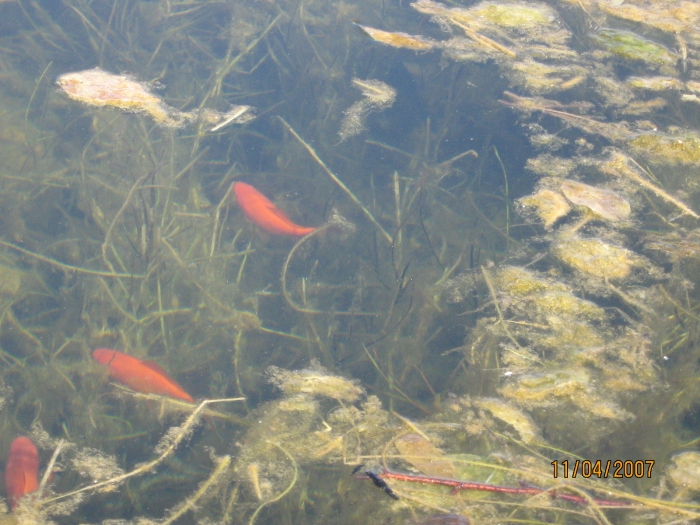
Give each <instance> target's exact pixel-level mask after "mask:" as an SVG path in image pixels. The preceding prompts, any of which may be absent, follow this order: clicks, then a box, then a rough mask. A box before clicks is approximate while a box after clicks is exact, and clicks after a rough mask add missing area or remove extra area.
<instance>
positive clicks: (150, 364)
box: [142, 361, 168, 376]
mask: <svg viewBox="0 0 700 525" xmlns="http://www.w3.org/2000/svg"><path fill="white" fill-rule="evenodd" d="M142 363H143V365H144V366H145V367H146V368H150V369H151V370H153V371H154V372H158V373H159V374H162V375H164V376H168V373H167V372H166V371H165V369H164V368H163V367H162V366H160V365H159V364H158V363H156V362H155V361H142Z"/></svg>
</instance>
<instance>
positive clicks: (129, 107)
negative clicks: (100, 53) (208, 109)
mask: <svg viewBox="0 0 700 525" xmlns="http://www.w3.org/2000/svg"><path fill="white" fill-rule="evenodd" d="M56 83H57V84H58V86H59V87H60V88H61V89H63V91H65V93H66V94H67V95H68V97H69V98H71V99H73V100H77V101H78V102H82V103H83V104H88V105H90V106H97V107H113V108H117V109H121V110H125V111H134V112H138V113H147V114H148V115H150V116H151V117H153V119H154V120H155V121H156V122H157V123H159V124H163V125H165V126H172V127H174V126H179V125H181V124H183V123H184V122H186V121H188V120H191V119H192V118H193V115H192V114H191V113H183V112H180V111H178V110H176V109H175V108H171V107H169V106H167V105H166V104H164V103H163V101H162V100H161V99H159V98H158V97H156V96H155V95H153V94H152V93H151V92H150V91H149V90H148V89H147V88H146V87H145V84H143V83H140V82H136V81H135V80H132V78H131V77H129V76H127V75H114V74H112V73H107V72H106V71H103V70H101V69H100V68H95V69H88V70H86V71H78V72H75V73H66V74H65V75H61V76H60V77H58V80H57V81H56Z"/></svg>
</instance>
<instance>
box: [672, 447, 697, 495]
mask: <svg viewBox="0 0 700 525" xmlns="http://www.w3.org/2000/svg"><path fill="white" fill-rule="evenodd" d="M668 476H669V477H670V478H671V480H672V481H673V482H674V483H675V484H676V485H678V486H679V487H683V488H685V489H687V490H692V491H697V490H700V453H698V452H695V451H694V450H689V451H687V452H681V453H680V454H678V455H676V456H674V457H673V466H672V467H669V468H668Z"/></svg>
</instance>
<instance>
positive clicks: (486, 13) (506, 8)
mask: <svg viewBox="0 0 700 525" xmlns="http://www.w3.org/2000/svg"><path fill="white" fill-rule="evenodd" d="M472 13H473V14H475V15H476V16H478V17H481V18H484V19H486V20H487V21H489V22H491V23H494V24H496V25H499V26H503V27H513V28H520V29H528V28H533V27H536V26H539V25H544V24H550V23H552V22H553V20H554V17H553V16H552V14H551V13H550V12H549V9H548V8H546V7H545V6H535V5H532V4H522V3H513V4H481V5H480V6H478V7H476V8H475V9H473V10H472Z"/></svg>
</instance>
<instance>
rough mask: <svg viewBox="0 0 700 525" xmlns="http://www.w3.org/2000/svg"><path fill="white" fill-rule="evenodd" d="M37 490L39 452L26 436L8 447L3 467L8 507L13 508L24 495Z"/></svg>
mask: <svg viewBox="0 0 700 525" xmlns="http://www.w3.org/2000/svg"><path fill="white" fill-rule="evenodd" d="M38 488H39V451H38V450H37V449H36V445H35V444H34V442H33V441H32V440H31V439H29V438H28V437H26V436H19V437H16V438H15V439H14V441H12V444H11V445H10V455H9V456H8V457H7V465H6V466H5V491H6V492H7V495H8V497H9V498H10V507H11V508H13V509H14V508H15V507H16V506H17V504H18V503H19V499H20V498H21V497H22V496H24V495H25V494H29V493H30V492H34V491H35V490H37V489H38Z"/></svg>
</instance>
